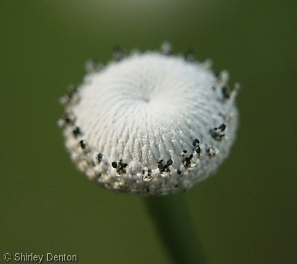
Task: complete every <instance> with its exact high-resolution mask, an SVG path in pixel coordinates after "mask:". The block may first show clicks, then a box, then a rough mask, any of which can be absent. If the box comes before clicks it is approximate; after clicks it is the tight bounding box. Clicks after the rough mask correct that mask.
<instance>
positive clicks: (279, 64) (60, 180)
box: [0, 0, 297, 264]
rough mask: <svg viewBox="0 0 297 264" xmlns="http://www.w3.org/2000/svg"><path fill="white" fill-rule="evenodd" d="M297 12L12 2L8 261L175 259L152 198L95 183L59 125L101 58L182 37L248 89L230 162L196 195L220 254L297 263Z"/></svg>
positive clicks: (3, 137)
mask: <svg viewBox="0 0 297 264" xmlns="http://www.w3.org/2000/svg"><path fill="white" fill-rule="evenodd" d="M296 17H297V1H296V0H289V1H273V0H269V1H268V0H265V1H236V0H229V1H228V0H225V1H220V0H214V1H207V0H202V1H195V0H184V1H177V0H175V1H174V0H172V1H169V0H159V1H152V0H147V1H144V0H139V1H136V0H134V1H133V0H126V1H115V0H109V1H95V0H93V1H92V0H89V1H78V0H71V1H70V0H69V1H68V0H60V1H57V0H56V1H32V0H18V1H17V0H5V1H3V0H1V1H0V103H1V104H0V105H1V111H0V121H1V123H0V175H1V176H0V188H1V189H0V198H1V199H0V209H1V217H0V228H1V229H0V232H1V233H0V253H1V257H0V262H1V263H2V261H3V259H2V255H3V254H4V253H6V252H9V253H11V254H14V253H17V252H22V253H35V254H44V253H47V252H51V253H54V254H64V253H65V254H76V255H77V256H78V259H79V263H108V264H109V263H157V264H158V263H170V261H169V258H168V256H167V255H166V253H165V251H164V248H163V246H162V244H161V243H160V242H159V240H158V237H157V235H156V234H155V233H154V229H153V225H152V223H151V221H150V219H149V217H148V214H147V212H146V210H145V208H144V206H143V204H142V200H141V199H140V197H137V196H130V195H125V194H116V193H113V192H110V191H107V190H104V189H101V188H98V187H97V186H96V185H94V184H93V183H91V182H89V181H88V180H87V178H86V177H85V176H84V175H82V174H81V173H79V172H78V171H77V170H76V169H75V168H74V166H73V165H72V163H71V161H70V159H69V156H68V154H67V153H66V151H65V149H64V145H63V138H62V136H61V131H60V130H59V129H58V128H57V126H56V121H57V119H58V118H59V117H60V116H62V113H63V109H62V107H61V106H59V104H58V98H59V97H61V96H62V95H64V94H65V92H66V91H67V86H68V85H69V84H72V83H73V84H79V83H80V82H81V81H82V78H83V75H84V62H85V61H86V60H87V59H90V58H94V59H98V60H99V61H102V62H104V63H106V62H108V61H109V60H110V58H111V50H112V48H113V47H114V46H116V45H121V46H122V47H124V48H126V49H128V50H130V49H132V48H139V49H141V50H146V49H158V48H159V46H160V44H161V43H162V42H163V41H164V40H168V41H170V42H171V43H172V44H173V47H174V51H175V52H177V53H180V52H183V51H186V50H187V49H189V48H191V49H193V50H195V52H196V56H197V58H198V60H204V59H207V58H212V59H213V61H214V70H216V71H219V70H223V69H228V70H229V72H230V74H231V82H230V84H231V85H232V83H234V82H235V81H239V82H241V83H242V85H243V89H242V90H241V92H240V94H239V97H238V107H239V110H240V113H241V116H240V121H241V122H240V123H241V124H240V129H239V132H238V140H237V142H236V144H235V146H234V148H233V150H232V154H231V156H230V158H229V159H228V160H227V161H226V162H225V163H224V164H223V166H222V167H221V168H220V169H219V171H218V173H217V175H216V176H215V177H213V178H211V179H209V180H207V181H206V182H204V183H203V184H201V185H198V186H197V187H195V188H193V189H192V190H190V191H188V192H187V193H186V198H187V201H188V203H189V207H190V211H191V214H192V218H193V222H194V224H195V227H196V230H197V233H198V234H199V237H200V241H201V243H202V244H203V247H204V250H205V253H206V255H207V256H208V259H209V264H224V263H226V264H232V263H234V264H235V263H236V264H237V263H272V264H274V263H297V219H296V218H297V177H296V176H297V166H296V163H297V162H296V156H297V155H296V150H297V144H296V142H297V140H296V135H297V125H296V114H297V111H296V99H297V87H296V85H297V66H296V65H297V63H296V61H297V29H296V25H297V18H296Z"/></svg>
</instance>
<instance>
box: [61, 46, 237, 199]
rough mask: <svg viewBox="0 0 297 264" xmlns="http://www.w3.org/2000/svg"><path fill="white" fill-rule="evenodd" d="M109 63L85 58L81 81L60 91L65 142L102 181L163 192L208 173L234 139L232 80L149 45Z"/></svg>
mask: <svg viewBox="0 0 297 264" xmlns="http://www.w3.org/2000/svg"><path fill="white" fill-rule="evenodd" d="M115 58H116V60H115V61H114V62H111V63H109V64H108V65H107V66H106V67H102V66H101V65H99V64H94V63H88V65H87V68H88V70H89V73H88V74H87V75H86V77H85V79H84V82H83V84H82V85H80V86H79V87H77V88H73V89H72V90H71V91H70V92H69V94H68V95H67V96H65V97H63V98H62V103H64V104H65V117H64V118H63V119H61V120H60V121H59V124H60V125H61V126H62V127H63V129H64V137H65V141H66V148H67V150H68V151H69V152H70V154H71V158H72V160H73V161H74V163H75V164H76V166H77V167H78V169H79V170H81V171H83V172H84V173H85V174H86V175H87V176H88V177H89V178H91V179H93V180H94V181H95V182H97V183H98V184H100V185H103V186H104V187H106V188H109V189H113V190H118V191H123V192H128V193H138V194H143V195H162V194H167V193H174V192H178V191H181V190H186V189H189V188H191V187H192V186H193V185H195V184H197V183H198V182H200V181H202V180H204V179H205V178H207V177H208V176H209V175H211V174H213V173H214V172H215V171H216V169H217V168H218V166H219V165H220V164H221V163H222V161H223V160H224V159H225V158H226V157H227V156H228V154H229V151H230V148H231V146H232V144H233V142H234V140H235V132H236V128H237V121H238V112H237V109H236V106H235V96H236V94H237V90H238V89H237V86H235V89H233V91H232V92H229V89H228V88H227V86H226V85H227V81H228V74H227V72H226V71H223V72H221V73H220V74H217V75H216V74H214V73H213V72H212V71H211V70H210V68H209V66H210V65H209V62H206V63H198V62H196V61H194V57H193V54H192V53H188V54H187V55H186V56H185V57H182V56H173V55H171V52H170V49H169V46H168V45H165V46H163V51H162V52H154V51H148V52H145V53H134V54H131V55H129V56H124V53H123V52H121V51H120V50H117V51H116V56H115Z"/></svg>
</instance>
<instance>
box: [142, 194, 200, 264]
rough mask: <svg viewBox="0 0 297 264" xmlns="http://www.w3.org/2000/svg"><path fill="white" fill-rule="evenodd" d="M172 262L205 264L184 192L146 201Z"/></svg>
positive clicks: (150, 198)
mask: <svg viewBox="0 0 297 264" xmlns="http://www.w3.org/2000/svg"><path fill="white" fill-rule="evenodd" d="M143 199H144V201H145V204H146V206H147V208H148V211H149V213H150V215H151V218H152V220H153V221H154V224H155V226H156V229H157V232H158V235H159V236H160V238H161V240H162V241H163V243H164V245H165V247H166V249H167V251H168V253H169V255H170V257H171V259H172V263H176V264H179V263H182V264H205V263H206V261H205V256H204V254H203V251H202V250H201V247H200V245H199V243H198V240H197V237H196V235H195V229H194V227H193V225H192V222H191V219H190V216H189V212H188V208H187V205H186V201H185V197H184V194H183V193H178V194H171V195H165V196H149V197H144V198H143Z"/></svg>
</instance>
